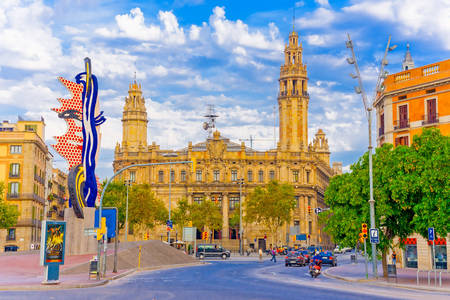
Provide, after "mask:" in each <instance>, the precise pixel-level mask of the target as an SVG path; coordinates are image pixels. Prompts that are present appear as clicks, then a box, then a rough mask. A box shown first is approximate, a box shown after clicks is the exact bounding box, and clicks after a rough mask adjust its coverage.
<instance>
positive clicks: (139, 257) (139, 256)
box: [138, 246, 142, 269]
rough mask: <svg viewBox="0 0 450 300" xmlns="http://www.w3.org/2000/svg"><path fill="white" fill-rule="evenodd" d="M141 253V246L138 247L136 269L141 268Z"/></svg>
mask: <svg viewBox="0 0 450 300" xmlns="http://www.w3.org/2000/svg"><path fill="white" fill-rule="evenodd" d="M141 252H142V246H139V255H138V269H140V268H141Z"/></svg>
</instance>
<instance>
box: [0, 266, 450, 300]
mask: <svg viewBox="0 0 450 300" xmlns="http://www.w3.org/2000/svg"><path fill="white" fill-rule="evenodd" d="M444 296H447V295H442V294H438V293H428V292H421V291H413V290H403V289H395V288H385V287H376V286H370V285H361V284H358V283H349V282H343V281H340V280H335V279H330V278H327V277H325V276H323V275H320V276H319V278H316V279H312V278H311V277H310V276H309V274H308V273H307V267H285V266H284V260H283V259H278V261H277V263H276V264H274V263H272V262H269V261H267V260H266V261H264V262H263V263H259V262H257V261H255V260H253V261H245V260H242V259H239V258H232V259H231V260H227V261H221V260H215V261H210V263H209V264H206V265H203V266H197V267H187V268H179V269H169V270H161V271H149V272H141V273H137V274H135V275H131V276H127V277H124V278H122V279H119V280H116V281H114V282H112V283H110V284H108V285H105V286H101V287H95V288H87V289H71V290H53V291H23V292H22V291H2V292H0V299H8V300H15V299H26V300H28V299H55V300H56V299H58V300H59V299H64V300H69V299H70V300H72V299H90V300H91V299H95V300H96V299H127V300H128V299H129V300H136V299H155V300H156V299H158V300H160V299H208V300H209V299H227V300H228V299H233V300H234V299H271V300H273V299H333V300H338V299H346V300H351V299H426V298H429V299H433V300H436V299H441V298H442V299H444V298H443V297H444ZM447 299H448V298H447Z"/></svg>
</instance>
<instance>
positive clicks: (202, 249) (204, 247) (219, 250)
mask: <svg viewBox="0 0 450 300" xmlns="http://www.w3.org/2000/svg"><path fill="white" fill-rule="evenodd" d="M230 255H231V252H230V251H229V250H227V249H225V248H223V247H222V246H219V245H216V244H199V245H198V246H197V253H196V256H197V257H198V258H200V259H204V258H205V257H221V258H222V259H227V258H229V257H230Z"/></svg>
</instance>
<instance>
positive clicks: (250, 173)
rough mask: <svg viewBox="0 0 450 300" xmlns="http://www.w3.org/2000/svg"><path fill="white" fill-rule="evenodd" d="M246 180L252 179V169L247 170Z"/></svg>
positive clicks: (250, 180)
mask: <svg viewBox="0 0 450 300" xmlns="http://www.w3.org/2000/svg"><path fill="white" fill-rule="evenodd" d="M247 181H248V182H252V181H253V172H252V171H248V172H247Z"/></svg>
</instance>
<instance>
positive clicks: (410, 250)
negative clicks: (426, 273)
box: [405, 245, 417, 269]
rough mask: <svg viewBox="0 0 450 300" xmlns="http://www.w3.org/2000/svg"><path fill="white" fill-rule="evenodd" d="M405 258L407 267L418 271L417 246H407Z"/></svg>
mask: <svg viewBox="0 0 450 300" xmlns="http://www.w3.org/2000/svg"><path fill="white" fill-rule="evenodd" d="M405 256H406V257H405V258H406V267H407V268H416V269H417V245H405Z"/></svg>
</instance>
